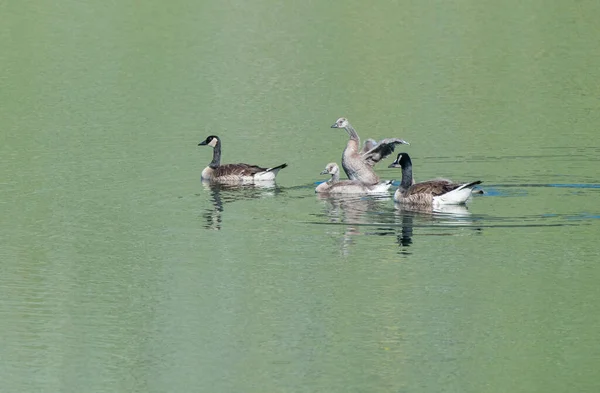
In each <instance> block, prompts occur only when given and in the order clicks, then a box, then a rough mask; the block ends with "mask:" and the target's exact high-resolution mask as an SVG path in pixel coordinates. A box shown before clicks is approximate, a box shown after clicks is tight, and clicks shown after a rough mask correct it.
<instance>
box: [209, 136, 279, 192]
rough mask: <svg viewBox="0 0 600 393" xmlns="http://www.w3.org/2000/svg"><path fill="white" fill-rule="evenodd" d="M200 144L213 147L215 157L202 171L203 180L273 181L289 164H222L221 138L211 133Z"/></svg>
mask: <svg viewBox="0 0 600 393" xmlns="http://www.w3.org/2000/svg"><path fill="white" fill-rule="evenodd" d="M198 146H210V147H212V148H213V159H212V161H211V162H210V163H209V164H208V166H207V167H206V168H204V170H203V171H202V180H209V181H215V182H256V181H273V180H275V176H277V173H278V172H279V171H280V170H281V169H283V168H285V167H286V166H287V164H281V165H278V166H276V167H272V168H263V167H260V166H257V165H250V164H243V163H240V164H225V165H221V139H220V138H219V137H218V136H215V135H210V136H209V137H207V138H206V139H205V140H204V141H202V142H200V143H199V144H198Z"/></svg>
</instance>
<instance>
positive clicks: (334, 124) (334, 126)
mask: <svg viewBox="0 0 600 393" xmlns="http://www.w3.org/2000/svg"><path fill="white" fill-rule="evenodd" d="M331 128H340V127H339V126H338V125H337V123H333V125H332V126H331Z"/></svg>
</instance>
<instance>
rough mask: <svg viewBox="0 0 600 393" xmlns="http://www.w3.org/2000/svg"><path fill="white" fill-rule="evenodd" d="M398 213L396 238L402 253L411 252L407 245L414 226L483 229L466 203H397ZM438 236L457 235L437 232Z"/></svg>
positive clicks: (396, 210)
mask: <svg viewBox="0 0 600 393" xmlns="http://www.w3.org/2000/svg"><path fill="white" fill-rule="evenodd" d="M394 206H395V208H396V209H395V213H396V224H397V228H400V229H397V230H396V238H397V242H398V245H399V246H400V247H401V253H402V254H410V253H409V252H408V251H407V247H410V245H411V244H412V242H413V240H412V238H413V228H414V227H415V226H416V227H418V228H457V227H465V228H470V229H474V230H476V231H481V228H480V227H478V226H476V225H475V224H476V222H477V221H476V220H475V219H473V216H472V215H471V212H470V211H469V209H468V208H467V206H465V205H442V206H437V207H432V206H415V205H404V204H401V203H395V204H394ZM436 235H438V236H442V235H455V233H454V232H453V233H443V234H442V233H436Z"/></svg>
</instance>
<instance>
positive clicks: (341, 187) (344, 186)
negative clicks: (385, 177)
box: [315, 162, 394, 194]
mask: <svg viewBox="0 0 600 393" xmlns="http://www.w3.org/2000/svg"><path fill="white" fill-rule="evenodd" d="M325 174H330V175H331V179H329V180H328V181H326V182H324V183H321V184H319V185H318V186H317V188H315V192H317V193H329V194H379V193H383V192H386V191H387V190H388V189H389V188H390V187H391V186H392V183H393V182H394V181H393V180H391V181H386V182H382V183H379V184H375V185H369V184H364V183H361V182H360V181H358V180H340V168H339V167H338V165H337V164H336V163H335V162H331V163H329V164H327V166H326V167H325V170H324V171H322V172H321V175H325Z"/></svg>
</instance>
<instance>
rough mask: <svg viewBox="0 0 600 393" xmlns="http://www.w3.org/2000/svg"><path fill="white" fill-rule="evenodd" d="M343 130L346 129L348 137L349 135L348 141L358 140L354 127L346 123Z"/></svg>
mask: <svg viewBox="0 0 600 393" xmlns="http://www.w3.org/2000/svg"><path fill="white" fill-rule="evenodd" d="M344 128H345V129H346V132H347V133H348V135H350V139H353V140H355V141H358V140H360V138H359V137H358V134H357V133H356V130H355V129H354V127H352V124H350V123H348V125H347V126H346V127H344Z"/></svg>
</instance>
